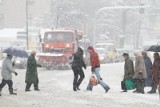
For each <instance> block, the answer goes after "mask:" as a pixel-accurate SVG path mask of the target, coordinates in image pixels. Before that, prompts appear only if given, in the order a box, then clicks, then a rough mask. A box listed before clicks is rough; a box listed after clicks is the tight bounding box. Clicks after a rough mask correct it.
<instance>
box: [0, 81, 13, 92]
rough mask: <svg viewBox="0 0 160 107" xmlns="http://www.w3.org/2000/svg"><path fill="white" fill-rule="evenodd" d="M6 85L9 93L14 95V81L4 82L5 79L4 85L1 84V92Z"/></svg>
mask: <svg viewBox="0 0 160 107" xmlns="http://www.w3.org/2000/svg"><path fill="white" fill-rule="evenodd" d="M6 84H7V85H8V89H9V92H10V93H13V81H12V80H4V79H2V83H1V84H0V91H2V88H3V87H4V86H5V85H6Z"/></svg>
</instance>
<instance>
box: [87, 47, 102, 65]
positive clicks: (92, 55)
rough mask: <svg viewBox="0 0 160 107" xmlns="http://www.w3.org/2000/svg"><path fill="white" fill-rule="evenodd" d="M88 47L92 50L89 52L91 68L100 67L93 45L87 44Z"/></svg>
mask: <svg viewBox="0 0 160 107" xmlns="http://www.w3.org/2000/svg"><path fill="white" fill-rule="evenodd" d="M88 49H89V50H92V52H91V53H90V63H91V66H92V68H96V67H100V61H99V56H98V54H97V53H96V52H95V50H94V48H93V47H91V46H89V47H88Z"/></svg>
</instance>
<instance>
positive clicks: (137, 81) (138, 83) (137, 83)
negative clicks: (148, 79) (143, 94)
mask: <svg viewBox="0 0 160 107" xmlns="http://www.w3.org/2000/svg"><path fill="white" fill-rule="evenodd" d="M139 92H140V80H138V79H137V80H136V90H134V91H133V93H139Z"/></svg>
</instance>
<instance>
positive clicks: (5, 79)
mask: <svg viewBox="0 0 160 107" xmlns="http://www.w3.org/2000/svg"><path fill="white" fill-rule="evenodd" d="M12 57H13V55H12V54H11V53H8V54H7V57H6V58H5V59H4V60H3V62H2V73H1V74H2V83H1V84H0V96H1V95H2V93H1V91H2V88H3V87H4V86H5V85H6V84H7V85H8V87H9V88H8V89H9V92H10V94H11V95H17V93H14V92H13V81H12V73H14V74H15V75H16V76H17V75H18V74H17V72H15V70H14V69H13V67H12V61H11V60H12Z"/></svg>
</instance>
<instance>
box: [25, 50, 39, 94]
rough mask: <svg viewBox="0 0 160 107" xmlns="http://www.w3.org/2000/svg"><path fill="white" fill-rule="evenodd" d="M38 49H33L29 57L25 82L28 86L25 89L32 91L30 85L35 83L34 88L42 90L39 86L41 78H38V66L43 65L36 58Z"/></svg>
mask: <svg viewBox="0 0 160 107" xmlns="http://www.w3.org/2000/svg"><path fill="white" fill-rule="evenodd" d="M35 56H36V51H32V52H31V55H30V56H29V57H28V60H27V71H26V77H25V83H26V88H25V91H31V90H30V87H31V85H32V84H34V90H35V91H40V90H39V87H38V83H39V79H38V72H37V67H38V66H39V67H41V65H38V64H37V62H36V59H35Z"/></svg>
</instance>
